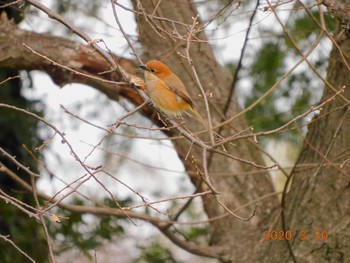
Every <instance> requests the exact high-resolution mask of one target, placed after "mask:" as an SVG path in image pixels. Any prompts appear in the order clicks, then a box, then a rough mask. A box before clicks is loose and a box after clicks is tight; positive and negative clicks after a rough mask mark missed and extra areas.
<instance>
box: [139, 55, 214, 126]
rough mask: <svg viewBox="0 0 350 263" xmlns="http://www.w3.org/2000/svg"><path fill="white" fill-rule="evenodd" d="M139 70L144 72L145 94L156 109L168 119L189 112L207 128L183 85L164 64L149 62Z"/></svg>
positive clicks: (154, 61)
mask: <svg viewBox="0 0 350 263" xmlns="http://www.w3.org/2000/svg"><path fill="white" fill-rule="evenodd" d="M139 68H141V69H143V70H144V76H145V81H146V87H147V92H148V95H149V97H150V99H151V101H152V103H153V105H154V106H155V107H156V108H158V109H159V110H160V111H161V112H163V113H164V114H165V115H167V116H169V117H172V116H181V114H182V113H183V112H184V111H187V112H191V113H193V114H194V116H195V117H196V119H198V121H200V122H201V123H202V124H203V126H205V128H208V124H207V123H206V121H205V120H204V119H203V118H202V116H201V115H200V114H199V113H198V111H197V110H196V108H195V106H194V103H193V100H192V98H191V97H190V95H189V93H188V91H187V89H186V87H185V85H184V84H183V82H182V81H181V79H180V78H179V77H178V76H177V75H176V74H175V73H173V72H172V71H171V70H170V68H169V67H168V66H167V65H166V64H164V63H163V62H161V61H159V60H150V61H148V62H147V63H146V64H145V65H140V66H139Z"/></svg>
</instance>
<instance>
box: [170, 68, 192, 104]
mask: <svg viewBox="0 0 350 263" xmlns="http://www.w3.org/2000/svg"><path fill="white" fill-rule="evenodd" d="M163 80H164V82H165V84H167V86H168V87H169V88H170V90H171V91H173V92H174V93H175V94H176V95H178V96H179V97H180V98H181V99H183V100H184V101H186V102H187V103H188V104H190V105H191V107H192V108H194V104H193V101H192V99H191V97H190V95H189V94H188V91H187V90H186V87H185V85H184V84H183V82H182V81H181V80H180V79H179V77H178V76H176V75H175V74H173V75H171V76H168V77H166V78H164V79H163Z"/></svg>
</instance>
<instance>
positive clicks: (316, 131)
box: [266, 32, 350, 262]
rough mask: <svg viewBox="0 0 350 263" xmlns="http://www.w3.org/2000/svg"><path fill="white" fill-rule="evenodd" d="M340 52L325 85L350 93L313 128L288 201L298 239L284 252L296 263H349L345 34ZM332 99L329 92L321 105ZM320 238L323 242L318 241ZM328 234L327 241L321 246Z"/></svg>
mask: <svg viewBox="0 0 350 263" xmlns="http://www.w3.org/2000/svg"><path fill="white" fill-rule="evenodd" d="M337 46H339V47H340V48H338V47H337ZM337 46H336V45H333V49H332V52H331V54H330V58H329V65H328V73H327V80H328V82H329V83H330V84H331V85H332V86H333V87H334V88H335V90H339V89H341V88H342V87H344V86H346V87H347V88H345V91H344V93H343V94H342V95H343V96H342V97H340V96H338V97H337V98H336V99H335V100H334V101H332V102H331V103H328V104H326V106H325V107H324V108H323V110H322V111H321V112H320V114H319V116H317V117H315V120H317V121H313V122H312V124H310V125H309V131H308V134H307V136H306V138H305V141H304V142H305V143H304V149H303V151H302V153H301V155H300V157H299V160H298V162H297V164H296V166H295V169H294V170H293V172H292V175H291V176H292V177H291V178H290V181H291V187H290V191H289V193H288V194H286V196H285V200H284V213H283V216H284V221H285V230H290V231H292V232H293V233H294V234H295V235H296V237H297V238H296V239H295V240H294V239H293V240H291V241H290V242H289V245H290V249H289V251H288V249H287V247H286V246H284V250H286V253H288V252H292V253H293V255H294V258H295V259H296V261H297V262H348V261H349V260H350V254H349V251H350V231H349V224H350V220H349V217H348V214H349V209H350V203H349V200H350V188H349V185H350V184H349V183H350V161H349V157H350V150H349V149H350V132H349V130H350V106H349V101H350V90H349V83H350V74H349V72H350V68H349V61H350V60H349V58H350V56H349V52H348V50H349V48H350V40H349V38H348V36H347V35H346V34H345V32H344V33H343V34H342V35H341V37H340V38H339V39H337ZM334 93H335V91H334V90H332V89H331V88H329V87H327V86H326V87H325V90H324V94H323V98H322V100H321V101H323V100H326V99H327V98H329V97H330V96H332V95H334ZM302 167H307V168H306V169H305V168H302ZM302 230H304V231H305V234H306V235H307V236H306V237H307V240H300V239H299V237H300V234H299V236H298V235H297V231H302ZM320 233H321V235H322V233H323V234H324V236H323V237H322V236H321V238H320V239H321V240H318V235H319V234H320ZM326 234H328V238H327V240H322V239H324V238H325V235H326ZM275 247H276V246H275ZM274 249H277V248H274ZM282 255H283V253H278V256H277V255H276V257H275V259H276V260H277V261H276V262H288V261H287V260H285V259H283V258H284V257H283V256H282ZM266 262H267V261H266Z"/></svg>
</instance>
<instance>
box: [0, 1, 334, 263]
mask: <svg viewBox="0 0 350 263" xmlns="http://www.w3.org/2000/svg"><path fill="white" fill-rule="evenodd" d="M8 2H10V1H5V0H0V6H1V5H3V4H6V3H8ZM230 2H232V1H227V0H225V1H220V0H217V1H215V2H214V4H213V2H211V1H208V3H206V1H204V2H202V3H201V5H207V6H208V10H209V11H210V12H213V13H217V14H220V15H219V16H218V17H217V18H216V19H214V20H213V22H212V23H216V24H217V25H219V24H224V26H226V27H229V23H227V21H230V19H229V18H230V15H231V14H233V13H235V12H242V11H241V10H240V9H237V5H236V4H234V5H232V6H230ZM311 3H313V2H312V1H308V2H306V3H305V4H306V5H308V4H311ZM254 5H255V1H244V4H243V8H244V9H246V10H250V11H251V8H252V7H253V6H254ZM209 7H210V8H209ZM224 7H225V9H224V12H222V10H223V8H224ZM25 8H26V6H24V5H22V6H21V7H20V8H19V7H17V6H11V7H7V8H5V9H1V8H0V12H3V11H5V12H7V14H8V16H9V18H13V19H14V21H16V22H17V23H19V22H20V21H21V20H22V19H23V18H24V15H25ZM53 8H55V11H56V12H59V13H61V14H66V13H68V12H69V13H70V14H79V15H84V16H86V17H94V18H96V17H98V16H99V8H100V4H99V3H98V2H96V1H81V0H79V1H78V0H65V1H56V2H54V5H53ZM297 8H298V6H297V4H295V6H294V9H290V10H289V12H285V13H284V21H286V22H285V26H286V30H288V31H289V32H290V34H291V36H292V38H293V40H294V41H295V42H296V44H297V45H298V46H299V48H300V49H301V50H302V51H303V52H305V51H306V49H307V48H309V46H310V43H312V42H313V41H315V39H316V37H317V35H318V34H319V33H320V28H319V27H318V25H316V24H315V22H314V21H313V19H312V18H311V17H310V14H307V13H306V12H305V11H303V10H302V9H300V11H297V10H298V9H297ZM248 13H250V12H248ZM311 15H312V16H314V17H316V18H317V19H318V18H319V13H318V12H317V11H315V10H313V11H312V12H311ZM248 18H249V17H247V18H246V20H247V23H248ZM325 18H326V19H325V21H326V25H327V28H328V30H329V31H333V30H334V29H335V27H336V24H335V19H331V18H330V17H329V16H328V15H326V16H325ZM225 23H226V24H225ZM254 27H255V28H254V32H255V33H254V34H258V38H256V37H255V38H254V39H253V38H252V39H250V40H249V41H248V43H247V45H248V47H249V48H248V49H247V50H248V51H247V52H246V54H245V57H244V58H243V68H242V70H241V72H240V73H239V75H238V76H239V82H238V86H240V84H242V86H244V88H245V89H247V90H248V91H249V92H247V91H245V92H242V93H240V92H239V89H238V91H237V96H238V97H239V98H240V100H241V101H243V106H244V107H248V106H249V105H251V104H252V103H254V102H255V101H256V100H258V99H259V98H260V97H261V96H262V95H263V94H265V92H266V91H267V90H269V89H270V88H271V87H272V86H273V85H274V84H275V83H276V81H277V80H278V79H279V78H280V77H281V76H282V75H283V74H285V73H286V72H287V71H288V70H289V69H290V68H291V67H292V65H294V63H296V60H295V55H296V54H297V51H296V49H295V46H294V45H293V44H292V43H291V42H290V41H289V40H288V39H287V38H286V37H285V35H284V34H283V31H282V28H279V26H277V25H276V26H274V27H269V28H266V27H263V26H260V24H259V23H257V24H256V25H255V26H254ZM67 34H68V30H67ZM322 41H324V40H322ZM256 43H258V44H256ZM323 45H326V44H323V43H321V45H320V47H321V49H320V50H316V51H315V53H316V54H317V55H313V56H312V57H310V60H311V61H312V63H313V64H314V65H315V68H316V69H317V70H319V72H320V73H321V74H322V75H323V76H325V72H326V67H327V57H328V53H325V52H323V50H322V46H323ZM296 57H297V58H300V57H298V56H296ZM304 64H305V63H304ZM226 66H227V68H228V70H230V71H232V74H234V72H233V71H234V70H235V69H236V68H237V65H236V62H234V61H232V62H229V63H227V65H226ZM304 66H305V67H304V69H305V70H304V71H303V70H298V71H296V72H293V73H292V74H291V75H290V76H289V77H288V78H287V80H286V81H284V82H282V83H281V85H279V87H278V88H277V89H276V90H275V91H274V92H273V93H272V94H271V95H269V96H268V97H267V98H265V99H264V100H262V101H261V102H260V103H259V104H258V105H257V106H256V107H254V108H253V109H252V110H250V111H248V113H247V114H246V117H247V120H248V122H249V124H250V125H251V126H252V127H254V130H255V131H268V130H271V129H276V128H278V127H280V126H281V125H283V124H285V123H286V122H287V121H289V120H290V119H291V118H292V116H297V115H299V114H301V113H302V112H304V111H305V110H306V109H307V108H308V107H309V106H310V105H312V104H314V103H316V102H317V101H318V99H319V98H320V96H321V93H322V89H323V84H322V81H321V80H320V79H319V78H318V77H316V76H315V74H313V73H312V71H310V70H308V68H307V65H306V64H305V65H304ZM19 75H20V76H21V77H20V78H17V79H13V80H11V81H7V82H5V83H3V84H2V85H1V86H0V101H1V103H7V104H9V105H15V106H17V107H20V108H24V109H27V110H28V111H32V112H34V113H36V114H39V115H42V114H43V113H44V106H43V104H42V103H41V102H39V101H30V100H28V99H26V98H25V97H23V95H22V90H23V89H30V88H31V80H30V76H29V75H28V74H26V73H25V72H18V71H14V70H10V69H8V70H1V71H0V81H3V80H5V79H7V78H8V77H13V76H19ZM240 81H242V82H240ZM298 124H299V125H303V124H305V120H301V121H300V122H299V123H298ZM38 127H39V125H38V122H37V120H35V119H33V118H28V117H27V116H25V115H24V114H22V113H19V112H16V111H13V110H7V109H4V108H0V146H1V147H2V148H4V149H5V150H6V151H8V152H9V153H11V154H12V155H13V156H16V159H17V160H18V161H19V162H21V163H23V164H24V165H26V166H28V167H30V169H31V170H32V171H35V172H38V171H39V167H38V162H37V161H36V160H35V158H39V159H41V160H43V157H42V156H40V155H38V152H36V151H33V153H34V155H35V158H33V156H31V154H29V153H28V151H26V150H25V148H24V147H23V145H26V147H27V148H28V149H35V147H37V146H39V145H40V144H41V139H40V137H39V136H38ZM303 134H304V132H300V129H295V130H291V131H290V132H288V133H281V134H276V135H275V136H276V137H278V138H279V139H281V138H282V139H287V140H291V141H296V142H300V141H301V139H302V136H303ZM0 161H1V162H2V163H3V164H5V165H6V166H7V167H8V168H10V169H11V170H13V171H15V172H16V173H17V174H19V175H21V176H23V179H25V180H26V181H27V182H29V181H30V178H28V176H27V175H26V174H24V173H22V172H21V170H20V169H17V167H15V166H14V165H13V164H12V163H11V162H10V161H9V160H8V159H7V158H5V157H4V156H2V155H0ZM0 187H1V189H2V190H3V191H5V192H7V193H9V194H11V195H12V196H14V197H16V198H17V199H19V200H21V201H24V202H26V203H28V204H30V205H33V206H35V204H34V200H33V198H32V196H31V194H29V193H24V192H23V191H22V190H21V189H18V186H17V185H16V184H15V183H14V182H13V181H12V180H10V179H9V178H8V177H7V176H6V175H4V174H3V173H2V172H0ZM0 202H1V205H0V231H1V233H0V234H1V235H9V236H10V239H14V240H15V243H16V244H17V245H18V246H19V247H20V248H21V249H23V251H27V252H30V255H31V256H32V257H33V258H34V259H35V260H36V261H37V262H47V261H48V258H47V255H48V253H47V244H46V241H45V239H44V235H43V231H42V229H41V227H40V225H39V224H38V223H37V222H36V221H35V220H33V219H30V218H28V217H27V216H23V213H21V212H19V211H18V209H16V208H15V207H14V206H12V205H10V204H5V202H4V201H3V200H1V201H0ZM84 202H85V201H83V200H79V199H77V200H74V201H73V203H74V204H80V205H84V204H85V203H84ZM118 202H119V203H122V204H124V205H127V204H129V203H130V199H129V198H125V199H122V200H120V199H118ZM105 203H106V205H108V206H111V207H114V206H115V204H114V203H113V202H112V201H111V200H109V199H107V200H105ZM178 205H179V204H178V203H177V202H176V201H174V203H173V204H172V206H173V207H176V206H178ZM58 213H60V214H64V215H65V216H67V217H68V218H69V220H64V221H63V222H62V223H61V224H59V225H58V224H56V223H53V222H50V221H48V224H49V229H50V231H51V233H52V234H53V237H54V238H55V242H57V245H56V247H55V251H56V253H57V254H59V253H62V252H64V251H67V250H69V249H72V248H74V249H78V250H80V251H82V252H83V253H84V254H86V255H87V256H88V257H90V258H91V254H89V253H88V252H89V251H91V250H93V249H95V248H96V247H99V246H100V245H102V244H103V242H104V241H106V240H108V241H111V240H114V238H120V239H122V238H123V234H124V232H125V231H124V228H123V224H122V220H121V219H117V218H115V217H108V216H101V217H98V218H94V219H91V217H85V216H82V215H81V214H77V213H69V212H67V211H60V210H59V209H58ZM187 216H190V217H193V218H195V217H196V215H195V213H193V214H192V215H191V212H189V213H188V215H187ZM123 220H124V219H123ZM84 226H85V227H84ZM182 231H183V235H184V236H187V237H188V238H190V239H191V240H200V239H203V237H204V238H207V237H208V229H207V227H195V226H194V227H189V228H187V229H186V230H182ZM139 249H140V251H141V252H140V256H139V257H138V258H136V259H135V260H134V261H133V262H135V263H139V262H152V263H156V262H162V263H163V262H170V263H173V262H180V261H177V260H176V259H175V257H174V255H173V254H172V252H171V251H170V250H169V249H167V248H166V247H164V246H163V245H162V244H161V242H156V241H154V242H149V243H148V245H142V246H139ZM0 258H1V262H27V261H26V260H27V259H25V258H24V257H23V255H21V254H20V253H18V251H17V250H16V249H14V248H13V247H12V246H11V245H10V244H9V243H6V242H4V241H3V240H0Z"/></svg>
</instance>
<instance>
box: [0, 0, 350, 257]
mask: <svg viewBox="0 0 350 263" xmlns="http://www.w3.org/2000/svg"><path fill="white" fill-rule="evenodd" d="M139 2H141V3H142V6H138V5H137V3H136V1H135V3H134V6H135V9H136V8H141V9H139V10H138V11H140V14H141V13H143V15H140V16H138V25H139V32H140V42H141V43H142V45H143V48H144V53H143V58H144V59H145V61H147V60H149V59H160V60H163V61H164V62H166V63H167V64H168V65H169V66H170V67H171V69H172V70H173V71H174V72H175V73H176V74H178V75H179V76H181V79H182V80H183V82H184V83H185V85H186V87H187V89H188V90H189V92H190V94H191V96H192V98H193V99H194V101H195V105H196V107H197V109H198V111H199V112H200V113H201V115H202V117H204V118H205V117H206V107H205V103H204V100H203V98H202V97H199V96H198V94H200V91H199V88H198V83H196V78H195V74H194V73H195V72H194V71H193V68H192V67H191V65H194V68H195V70H196V73H197V75H198V76H199V79H200V83H202V85H203V87H204V90H205V91H207V90H209V91H210V92H212V94H213V97H208V100H209V104H210V113H211V116H212V121H213V125H215V124H218V123H220V122H221V121H222V120H223V119H225V118H228V117H231V116H235V115H237V114H239V113H240V112H241V109H240V107H239V106H238V103H237V99H236V97H235V96H234V95H232V97H230V96H229V94H230V88H231V82H232V76H231V75H230V74H229V73H228V72H227V71H226V70H225V69H224V68H223V67H222V66H220V65H219V64H218V63H217V61H216V59H215V57H214V55H213V52H212V49H211V47H210V45H209V44H208V42H207V39H206V37H205V34H204V33H203V32H202V31H201V30H200V29H201V28H200V27H199V26H196V27H192V25H193V21H194V19H193V18H195V17H196V16H197V12H196V7H195V5H194V3H193V2H192V1H185V2H175V1H166V2H165V1H163V2H159V1H155V0H153V1H152V0H148V1H139ZM158 3H160V4H159V5H158ZM145 13H146V14H149V16H148V19H147V20H146V19H145V18H144V14H145ZM157 17H166V18H167V19H168V20H161V19H158V18H157ZM171 20H174V21H176V22H175V23H173V22H171ZM199 25H200V23H199ZM193 29H198V30H199V31H198V32H197V33H195V34H194V35H195V36H196V39H194V38H191V41H190V42H189V41H188V37H189V35H190V34H189V33H190V32H193V31H192V30H193ZM192 36H193V35H192ZM342 36H343V37H342V38H341V39H340V40H338V42H337V43H338V46H340V47H341V48H342V51H343V54H344V55H345V58H344V57H343V56H341V53H340V52H339V51H340V50H339V49H338V48H337V47H336V46H334V47H333V51H332V53H331V56H330V61H329V68H328V76H327V79H328V81H329V82H330V83H331V84H332V85H333V87H335V89H339V88H341V87H342V86H343V85H348V83H350V79H349V68H348V64H346V63H345V62H344V60H347V63H349V62H348V61H349V50H350V48H349V39H348V38H346V35H345V34H343V35H342ZM22 43H25V44H27V45H28V46H29V47H31V48H32V49H34V50H35V51H37V52H39V53H40V54H42V55H45V56H47V57H49V58H50V59H52V60H53V61H55V62H56V63H59V64H61V65H68V66H69V67H70V68H72V69H75V70H76V71H79V72H82V73H86V74H91V75H94V76H99V77H101V78H103V79H106V80H114V81H122V80H121V76H120V75H119V74H118V73H115V72H113V73H107V74H103V75H99V73H100V72H103V71H108V70H109V69H110V66H109V64H108V63H107V62H106V61H105V60H104V59H103V58H102V57H101V56H100V55H99V54H97V53H96V52H94V51H93V50H92V49H91V48H90V47H89V46H84V45H80V44H76V43H74V42H72V41H68V40H65V39H62V38H57V37H52V36H49V35H39V34H36V33H33V32H26V31H23V30H20V29H18V28H17V27H16V26H15V25H12V24H10V23H9V22H8V21H5V20H1V22H0V50H1V51H0V69H1V68H4V67H10V68H16V69H26V70H33V69H37V70H43V71H45V72H47V73H48V74H49V75H50V76H51V77H52V79H53V80H54V81H55V82H56V83H57V84H59V85H60V86H63V85H64V84H65V83H72V82H80V83H85V84H88V85H90V86H92V87H95V88H96V89H98V90H100V91H101V92H103V93H105V94H107V96H109V97H110V98H111V99H113V100H118V99H119V96H123V97H125V98H127V99H129V100H130V101H132V102H133V103H134V104H135V105H138V104H141V102H142V101H143V100H142V98H141V97H140V96H139V95H138V93H137V92H136V91H135V90H134V89H132V88H130V87H126V86H124V85H118V84H115V83H108V82H104V81H101V80H95V79H91V78H86V77H83V76H81V75H79V74H76V73H72V72H71V71H68V70H66V69H65V68H62V67H60V66H58V65H57V64H55V63H52V62H49V61H48V60H47V59H44V58H43V57H40V56H38V55H37V54H34V53H33V52H32V51H30V50H28V48H26V47H25V46H23V45H22ZM187 51H188V53H187ZM62 54H64V55H62ZM188 54H189V56H188ZM116 59H118V63H119V64H120V65H121V66H122V67H123V68H124V69H126V71H128V72H133V70H134V69H135V68H136V63H134V62H132V61H129V60H126V59H123V58H116ZM332 94H334V91H333V90H331V89H329V88H326V89H325V92H324V96H323V99H327V98H328V97H329V96H330V95H332ZM344 98H346V99H344ZM349 99H350V91H349V90H348V89H346V90H345V92H344V94H343V97H340V96H338V97H337V98H336V99H335V100H334V101H333V102H332V103H329V104H327V105H326V107H325V108H324V109H323V111H322V112H321V115H320V116H321V117H320V118H319V119H317V121H315V122H313V124H312V125H310V127H309V132H308V135H307V137H306V139H305V147H304V150H303V152H302V154H301V156H300V158H299V161H298V164H297V166H296V168H295V169H294V171H293V173H292V176H291V178H292V179H290V180H289V181H290V183H291V187H290V191H289V192H288V193H286V195H285V196H284V200H283V213H282V214H283V220H284V230H285V231H286V230H290V231H292V233H293V234H295V235H297V231H299V232H300V231H301V230H303V231H305V232H306V234H307V235H308V237H309V238H312V237H315V231H316V230H319V231H327V233H328V234H329V237H328V240H327V241H322V240H303V241H300V240H298V239H295V240H293V241H290V242H289V243H288V244H287V243H286V242H284V241H261V240H262V239H263V237H264V231H265V230H267V229H269V228H272V229H274V230H282V226H281V223H280V220H278V219H279V214H278V213H279V212H280V210H279V209H278V208H279V207H280V205H279V203H278V199H277V196H276V195H269V194H271V193H273V188H272V184H271V181H270V178H269V176H268V172H267V170H266V169H262V168H259V167H260V166H261V165H263V162H262V159H261V156H260V152H259V149H258V147H257V145H256V143H255V142H253V140H244V141H237V142H235V144H236V145H235V146H233V145H226V149H227V151H228V153H229V154H233V155H235V156H237V157H239V158H241V159H244V160H248V161H251V162H252V163H251V164H248V163H247V162H242V161H239V160H233V159H231V158H227V157H226V156H224V155H222V154H217V153H214V152H209V153H208V156H206V155H204V156H203V149H200V147H196V146H194V147H192V144H191V142H189V141H187V140H176V141H174V146H175V148H176V150H177V151H178V154H179V157H180V158H181V159H182V160H183V162H184V164H185V167H186V169H187V171H188V172H189V176H190V178H191V180H192V182H193V183H194V184H195V185H196V186H198V185H199V184H200V186H201V187H199V190H206V188H207V186H206V184H204V183H203V182H202V179H201V177H200V176H199V175H198V168H199V169H200V170H201V171H203V167H202V166H201V165H202V164H203V163H205V162H207V163H208V169H209V177H210V180H211V182H212V184H213V186H214V188H215V189H216V190H218V192H220V195H218V198H219V199H220V201H221V202H222V203H223V204H225V205H226V206H227V207H228V208H229V209H231V210H235V209H236V208H240V207H241V206H243V207H242V208H240V209H239V210H238V211H236V213H237V214H239V215H240V216H242V217H248V216H249V215H250V214H251V213H252V211H253V210H254V207H255V203H256V201H255V200H259V199H260V198H261V197H264V196H265V198H262V199H261V200H260V201H259V202H258V208H257V211H256V215H255V216H254V217H253V218H252V219H251V220H249V221H242V220H238V219H237V218H235V217H234V216H232V215H226V216H223V217H222V218H220V219H217V220H213V221H211V223H210V232H211V242H210V244H209V245H210V246H211V247H220V248H223V250H220V251H222V252H220V253H221V254H220V255H216V256H217V258H219V259H220V260H221V261H225V262H289V261H291V260H292V259H293V257H294V259H296V260H297V262H314V261H315V262H316V260H317V261H321V262H322V260H323V261H327V262H328V261H336V260H339V261H340V262H341V261H344V262H345V261H346V260H347V259H348V257H349V256H348V255H347V254H346V251H349V244H350V242H349V241H350V237H349V236H350V231H348V227H349V219H348V217H347V213H346V212H347V211H348V210H349V205H350V203H349V201H348V200H350V199H349V197H350V190H349V175H350V170H349V169H350V161H349V149H350V138H349V136H350V133H349V132H347V131H348V130H349V128H350V127H349V126H350V118H349V113H348V111H349V103H348V101H349ZM227 104H228V111H227V112H226V113H225V114H224V109H225V106H226V105H227ZM151 112H152V109H151V108H149V110H148V116H149V117H151V115H152V114H151ZM323 113H324V114H325V115H324V116H323V115H322V114H323ZM185 121H187V123H186V126H187V127H188V128H189V129H190V130H191V131H196V130H198V126H199V125H198V123H195V122H191V121H188V119H185ZM246 128H247V125H246V123H245V121H244V119H243V118H236V119H234V120H233V121H232V122H231V123H229V124H227V125H225V126H224V127H222V129H221V130H220V133H221V134H222V135H224V136H230V135H234V134H236V133H237V132H240V131H243V130H245V129H246ZM203 138H205V137H203ZM188 151H191V154H190V156H191V155H193V157H194V158H193V159H191V158H187V159H186V158H185V156H186V155H187V153H188ZM191 160H196V161H194V162H193V161H191ZM254 164H257V165H254ZM258 165H260V166H258ZM303 165H308V166H309V167H310V168H308V169H302V168H299V167H303ZM246 204H250V205H246ZM203 205H204V209H205V211H206V213H207V215H208V217H209V218H214V217H217V216H222V215H225V214H227V211H226V210H225V209H223V207H222V206H220V205H219V204H218V200H217V199H216V197H214V196H204V197H203ZM276 222H277V223H276ZM194 253H196V252H194ZM213 255H214V254H213Z"/></svg>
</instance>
